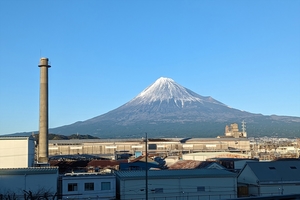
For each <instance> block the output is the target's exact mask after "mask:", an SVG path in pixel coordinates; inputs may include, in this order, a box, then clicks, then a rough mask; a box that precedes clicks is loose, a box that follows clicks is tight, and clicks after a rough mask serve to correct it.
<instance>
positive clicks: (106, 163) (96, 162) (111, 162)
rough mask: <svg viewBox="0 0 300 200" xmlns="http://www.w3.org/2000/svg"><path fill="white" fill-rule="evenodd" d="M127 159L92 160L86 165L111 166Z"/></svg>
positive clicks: (125, 161)
mask: <svg viewBox="0 0 300 200" xmlns="http://www.w3.org/2000/svg"><path fill="white" fill-rule="evenodd" d="M127 162H128V161H127V160H92V161H90V162H89V163H88V164H87V166H88V167H101V168H104V167H112V166H116V165H120V163H127Z"/></svg>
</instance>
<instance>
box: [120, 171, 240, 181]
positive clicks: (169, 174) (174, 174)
mask: <svg viewBox="0 0 300 200" xmlns="http://www.w3.org/2000/svg"><path fill="white" fill-rule="evenodd" d="M145 173H146V171H145V170H138V171H118V172H116V175H117V177H118V178H120V179H138V178H141V179H145ZM148 177H149V178H150V179H156V178H157V179H161V178H176V179H177V178H178V177H181V178H188V177H192V178H198V177H213V178H220V177H236V174H235V173H232V172H228V171H226V170H218V169H179V170H149V171H148Z"/></svg>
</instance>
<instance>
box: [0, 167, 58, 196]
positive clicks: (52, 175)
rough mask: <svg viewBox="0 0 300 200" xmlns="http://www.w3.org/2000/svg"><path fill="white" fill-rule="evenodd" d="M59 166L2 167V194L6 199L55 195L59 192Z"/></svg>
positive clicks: (0, 179) (0, 182)
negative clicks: (30, 195)
mask: <svg viewBox="0 0 300 200" xmlns="http://www.w3.org/2000/svg"><path fill="white" fill-rule="evenodd" d="M57 180H58V168H56V167H30V168H16V169H15V168H2V169H0V194H1V195H2V196H3V198H4V199H9V197H10V198H11V199H14V198H12V197H13V196H15V197H16V199H24V195H27V196H29V194H32V196H35V197H37V196H39V197H42V196H44V195H47V197H53V196H54V195H55V194H56V192H57Z"/></svg>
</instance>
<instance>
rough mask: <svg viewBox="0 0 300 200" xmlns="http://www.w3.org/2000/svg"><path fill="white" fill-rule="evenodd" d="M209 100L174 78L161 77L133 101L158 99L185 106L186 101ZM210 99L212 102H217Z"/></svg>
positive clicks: (150, 101)
mask: <svg viewBox="0 0 300 200" xmlns="http://www.w3.org/2000/svg"><path fill="white" fill-rule="evenodd" d="M207 100H208V98H207V97H202V96H200V95H198V94H196V93H194V92H192V91H191V90H189V89H187V88H185V87H183V86H181V85H179V84H178V83H176V82H175V81H174V80H173V79H171V78H166V77H161V78H159V79H157V80H156V81H155V82H154V83H153V84H152V85H150V86H149V87H147V88H146V89H145V90H143V91H142V92H141V93H140V94H139V95H137V96H136V97H135V98H134V99H132V100H131V102H133V101H135V102H137V101H138V102H139V103H143V104H149V103H152V102H157V101H160V102H163V101H167V102H169V101H174V102H175V103H176V104H177V106H179V107H183V106H184V104H185V103H186V102H200V103H202V102H203V101H207ZM209 101H210V102H211V103H216V102H217V101H216V102H212V101H211V100H209Z"/></svg>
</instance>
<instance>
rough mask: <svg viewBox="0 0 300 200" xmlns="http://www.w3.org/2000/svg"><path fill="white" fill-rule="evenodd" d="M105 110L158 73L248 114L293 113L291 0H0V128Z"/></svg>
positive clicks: (296, 34)
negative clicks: (43, 116) (45, 84)
mask: <svg viewBox="0 0 300 200" xmlns="http://www.w3.org/2000/svg"><path fill="white" fill-rule="evenodd" d="M40 57H48V58H49V60H50V62H51V66H52V67H51V68H49V126H50V128H54V127H58V126H62V125H67V124H71V123H74V122H76V121H83V120H87V119H89V118H92V117H95V116H98V115H101V114H104V113H106V112H108V111H110V110H113V109H115V108H117V107H119V106H121V105H123V104H124V103H126V102H128V101H129V100H131V99H132V98H134V97H135V96H136V95H138V94H139V93H140V92H141V91H142V90H143V89H145V88H146V87H147V86H149V85H150V84H152V83H153V82H155V80H156V79H158V78H159V77H162V76H163V77H168V78H172V79H173V80H174V81H175V82H177V83H179V84H180V85H182V86H184V87H186V88H188V89H190V90H192V91H194V92H196V93H198V94H200V95H203V96H211V97H213V98H214V99H216V100H218V101H221V102H222V103H224V104H226V105H228V106H230V107H233V108H237V109H240V110H245V111H248V112H252V113H262V114H264V115H271V114H276V115H288V116H298V117H300V1H299V0H294V1H292V0H281V1H277V0H264V1H259V0H254V1H253V0H249V1H247V0H243V1H239V0H227V1H223V0H222V1H217V0H201V1H199V0H187V1H184V0H180V1H179V0H163V1H159V0H154V1H150V0H149V1H138V0H136V1H129V0H128V1H100V0H87V1H79V0H72V1H71V0H69V1H68V0H65V1H50V0H49V1H40V0H36V1H33V0H31V1H22V0H18V1H17V0H10V1H8V0H2V1H0V135H1V134H8V133H16V132H24V131H36V130H38V123H39V72H40V71H39V70H40V69H39V68H38V63H39V59H40Z"/></svg>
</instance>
